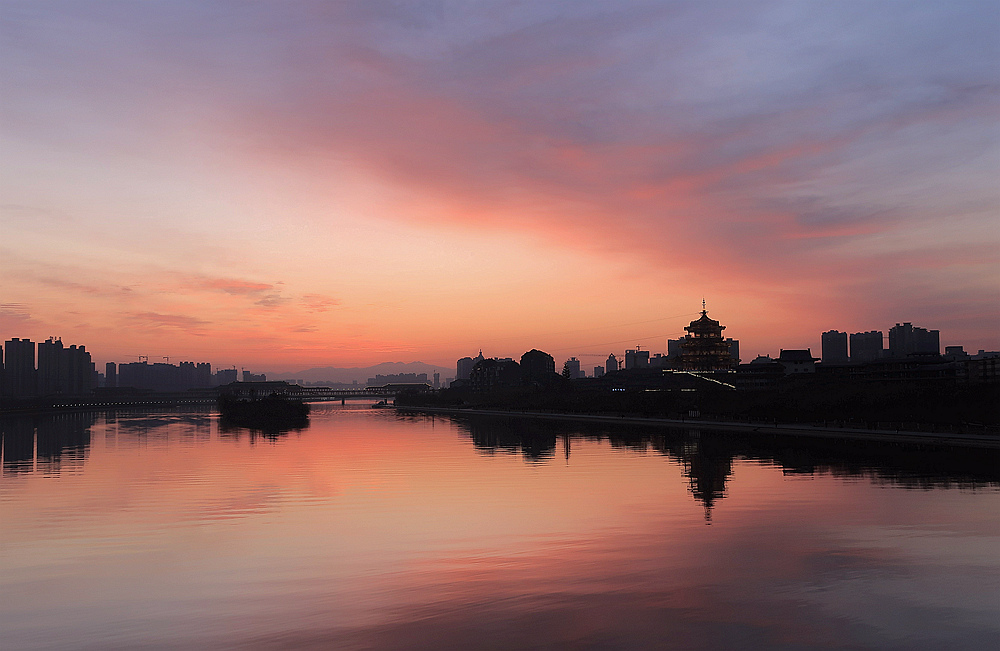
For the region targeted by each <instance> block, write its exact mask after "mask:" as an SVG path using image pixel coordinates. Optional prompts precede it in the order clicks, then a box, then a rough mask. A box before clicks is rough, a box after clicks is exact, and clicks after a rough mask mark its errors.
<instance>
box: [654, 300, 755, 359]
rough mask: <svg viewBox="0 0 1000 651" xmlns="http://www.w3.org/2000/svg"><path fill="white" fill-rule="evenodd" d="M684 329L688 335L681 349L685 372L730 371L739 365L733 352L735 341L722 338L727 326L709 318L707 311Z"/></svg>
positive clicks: (681, 344)
mask: <svg viewBox="0 0 1000 651" xmlns="http://www.w3.org/2000/svg"><path fill="white" fill-rule="evenodd" d="M684 329H685V330H686V331H687V332H688V334H687V336H686V337H684V338H683V339H682V340H681V342H680V348H681V368H682V369H684V370H685V371H728V370H730V369H732V368H733V367H734V366H735V364H736V363H738V362H735V361H734V360H733V355H732V352H731V350H732V348H733V343H734V340H732V339H728V340H727V339H725V338H724V337H723V336H722V331H723V330H725V329H726V326H724V325H721V324H720V323H719V322H718V321H716V320H715V319H711V318H709V316H708V312H707V311H706V310H704V309H703V310H702V311H701V317H700V318H698V319H695V320H694V321H692V322H691V324H690V325H687V326H685V327H684ZM736 345H737V346H738V345H739V344H738V343H737V344H736ZM668 346H669V344H668ZM737 350H738V349H737Z"/></svg>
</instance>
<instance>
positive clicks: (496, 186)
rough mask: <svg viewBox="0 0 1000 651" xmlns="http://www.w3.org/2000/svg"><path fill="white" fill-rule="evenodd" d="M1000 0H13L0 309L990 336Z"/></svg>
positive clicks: (188, 319) (495, 343)
mask: <svg viewBox="0 0 1000 651" xmlns="http://www.w3.org/2000/svg"><path fill="white" fill-rule="evenodd" d="M998 22H1000V8H998V7H997V6H996V4H995V3H988V2H968V3H949V4H948V5H946V6H945V5H940V6H910V5H907V4H897V3H888V2H886V3H857V4H847V3H836V4H819V3H813V4H794V3H792V4H787V3H771V2H756V3H744V2H740V3H736V2H732V3H712V4H711V5H700V4H695V3H690V4H670V5H659V4H646V3H620V4H616V6H615V7H614V8H609V7H607V6H603V5H601V4H594V5H587V4H581V3H573V4H559V3H539V4H537V5H533V6H530V7H524V6H517V7H515V6H513V5H509V4H506V3H483V4H479V5H463V4H458V5H448V4H441V5H435V4H430V5H424V4H420V5H411V6H390V5H383V4H379V3H360V4H354V5H351V4H338V5H329V4H328V3H311V2H301V3H294V4H292V5H285V4H278V3H260V4H254V5H248V6H242V7H240V6H235V7H226V6H222V5H218V4H216V3H190V4H185V5H183V6H175V5H171V4H155V3H145V4H139V5H132V6H128V8H127V10H126V9H124V8H123V5H116V4H105V3H100V2H92V3H61V2H38V1H33V2H24V3H21V2H5V3H4V6H3V9H2V11H0V30H2V31H0V34H2V38H0V62H2V63H0V93H2V96H3V97H4V100H3V102H2V105H0V110H2V114H3V120H2V121H0V137H2V138H3V142H4V147H3V152H4V153H3V155H2V157H0V225H2V237H0V275H2V277H3V279H4V282H3V285H2V287H0V337H3V338H4V339H7V338H11V337H21V338H29V339H32V340H33V341H36V342H40V341H43V340H45V339H46V338H48V337H49V336H51V335H53V334H55V335H58V336H61V337H62V338H63V340H65V341H68V342H69V341H72V342H80V343H83V344H85V345H86V346H87V350H88V351H89V352H91V354H92V355H93V356H94V360H95V361H96V362H98V365H99V367H100V366H102V365H103V363H104V362H107V361H116V362H122V361H132V360H134V359H136V358H137V357H138V356H139V355H145V356H148V357H149V359H151V360H156V359H159V358H160V357H171V358H172V359H177V360H180V359H185V360H193V361H201V360H210V361H211V363H212V364H213V366H215V367H221V366H228V365H231V364H239V365H241V366H242V365H245V366H247V367H252V368H254V369H256V370H260V371H265V372H284V371H296V370H299V369H303V368H307V367H309V366H338V367H351V366H357V367H365V366H370V365H374V364H377V363H379V362H386V361H411V360H420V361H423V362H426V363H430V364H437V365H441V366H450V365H452V364H453V363H454V360H455V359H457V358H459V357H462V356H464V355H467V354H470V353H471V352H474V351H475V350H478V349H479V348H480V347H484V348H486V349H488V351H489V352H490V353H491V356H500V357H506V356H510V357H515V356H519V355H520V354H521V353H523V352H524V351H526V350H529V349H531V348H538V349H540V350H544V351H547V352H549V353H551V354H553V355H555V356H556V357H557V359H560V360H562V359H566V358H569V357H571V356H575V357H577V358H578V359H580V360H582V363H581V367H582V368H584V369H588V368H590V367H592V366H593V363H596V362H598V361H600V360H601V359H602V358H603V357H606V356H607V354H608V352H610V351H614V352H615V353H616V354H617V353H618V352H620V351H622V350H624V349H625V348H629V347H634V346H635V345H636V344H640V345H642V346H643V347H644V348H647V347H648V348H649V349H651V350H654V351H655V350H657V347H659V346H663V345H664V344H665V340H666V339H676V338H677V337H680V336H683V334H684V330H683V328H684V326H685V325H687V323H688V322H689V321H690V320H691V318H692V316H693V315H696V314H697V308H698V306H700V305H701V301H702V299H703V298H706V299H707V301H708V308H709V311H710V312H711V313H712V314H713V315H715V316H716V317H717V318H720V319H722V320H723V321H724V323H725V324H726V325H727V326H728V330H727V331H726V332H727V334H728V333H732V335H733V337H734V338H736V339H739V340H740V341H741V346H742V354H743V356H744V358H745V359H751V358H752V357H753V356H754V355H756V354H758V353H767V354H774V353H776V352H777V351H778V350H779V349H781V348H792V349H805V348H811V349H812V350H813V351H818V350H819V349H820V333H822V332H825V331H828V330H830V329H831V328H833V329H836V330H838V331H843V332H849V333H864V332H868V331H873V330H883V331H884V330H887V329H888V328H889V327H890V326H891V325H892V324H893V323H900V322H911V323H915V324H921V325H923V326H925V327H932V328H935V329H939V330H940V331H941V333H942V336H941V342H940V343H941V345H942V346H946V345H956V344H957V345H964V346H966V348H967V349H968V350H971V351H975V350H979V349H985V350H997V349H998V348H1000V341H998V339H997V337H998V336H1000V335H998V333H1000V254H998V251H1000V231H998V229H997V228H996V220H997V215H998V214H1000V192H998V190H997V187H996V178H997V172H998V171H1000V146H998V142H1000V132H998V129H997V120H996V118H997V115H998V105H1000V101H998V91H997V88H998V87H997V81H996V80H997V79H998V78H1000V44H998V41H997V39H996V38H995V27H996V25H997V24H998Z"/></svg>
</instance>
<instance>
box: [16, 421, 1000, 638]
mask: <svg viewBox="0 0 1000 651" xmlns="http://www.w3.org/2000/svg"><path fill="white" fill-rule="evenodd" d="M0 429H2V433H3V463H2V475H0V648H2V649H11V650H13V649H67V648H92V649H156V648H178V649H216V648H260V649H272V648H315V649H534V648H537V649H643V648H647V649H670V648H677V649H734V648H771V649H814V648H823V649H826V648H862V649H868V648H870V649H876V648H877V649H935V650H936V649H990V648H998V646H1000V488H998V487H1000V461H998V458H997V456H996V454H995V453H993V454H990V453H982V452H971V453H969V452H965V453H961V452H947V451H942V450H927V449H924V450H919V449H907V448H900V447H887V446H871V445H867V446H866V445H862V444H858V443H854V444H834V443H820V444H817V443H808V442H803V441H787V440H785V441H782V440H774V439H769V440H755V439H752V438H747V437H741V436H733V435H720V434H712V433H710V432H694V431H690V430H689V431H679V432H671V431H666V430H657V429H642V428H620V429H616V428H609V427H604V426H600V427H592V428H591V427H588V426H582V425H577V424H570V423H553V422H530V421H518V420H502V419H501V420H498V419H473V420H453V419H449V418H441V417H437V418H431V417H425V416H418V415H413V416H405V415H398V414H396V413H393V412H391V411H386V410H369V409H362V408H352V407H346V408H344V407H340V406H336V407H326V406H319V407H317V408H316V410H315V411H314V413H313V416H312V417H311V424H310V426H309V427H307V428H305V429H302V430H299V431H292V432H286V433H275V432H272V433H269V434H267V433H254V432H250V431H248V430H241V429H231V428H228V427H226V426H224V425H223V426H221V427H220V424H219V422H218V420H217V417H216V416H214V415H212V414H210V413H207V412H205V413H197V412H159V413H154V414H127V413H119V414H117V415H105V414H99V415H98V414H76V415H69V416H60V417H36V418H18V419H6V420H2V421H0Z"/></svg>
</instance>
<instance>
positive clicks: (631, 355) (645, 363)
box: [625, 346, 649, 371]
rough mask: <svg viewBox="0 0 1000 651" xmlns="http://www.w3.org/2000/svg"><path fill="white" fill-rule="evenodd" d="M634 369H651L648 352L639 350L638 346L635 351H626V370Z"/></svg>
mask: <svg viewBox="0 0 1000 651" xmlns="http://www.w3.org/2000/svg"><path fill="white" fill-rule="evenodd" d="M633 368H649V351H648V350H639V347H638V346H636V348H635V350H626V351H625V370H626V371H628V370H630V369H633Z"/></svg>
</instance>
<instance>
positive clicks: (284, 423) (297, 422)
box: [219, 415, 309, 443]
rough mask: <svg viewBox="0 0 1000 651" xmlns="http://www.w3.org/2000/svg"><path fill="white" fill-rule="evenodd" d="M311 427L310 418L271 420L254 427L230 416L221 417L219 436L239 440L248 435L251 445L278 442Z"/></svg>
mask: <svg viewBox="0 0 1000 651" xmlns="http://www.w3.org/2000/svg"><path fill="white" fill-rule="evenodd" d="M308 427H309V416H308V415H305V416H288V417H285V418H282V419H280V420H277V421H275V420H271V421H268V422H267V423H260V424H256V425H253V426H249V427H248V426H247V424H246V423H245V422H243V421H240V420H238V419H234V418H232V417H230V416H220V417H219V435H220V436H225V437H231V438H239V437H240V436H241V435H243V434H247V435H248V436H249V438H250V442H251V443H255V442H257V441H271V442H274V441H277V440H278V439H280V438H282V437H284V436H287V435H288V434H290V433H292V432H295V433H298V432H301V431H303V430H305V429H307V428H308Z"/></svg>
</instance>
